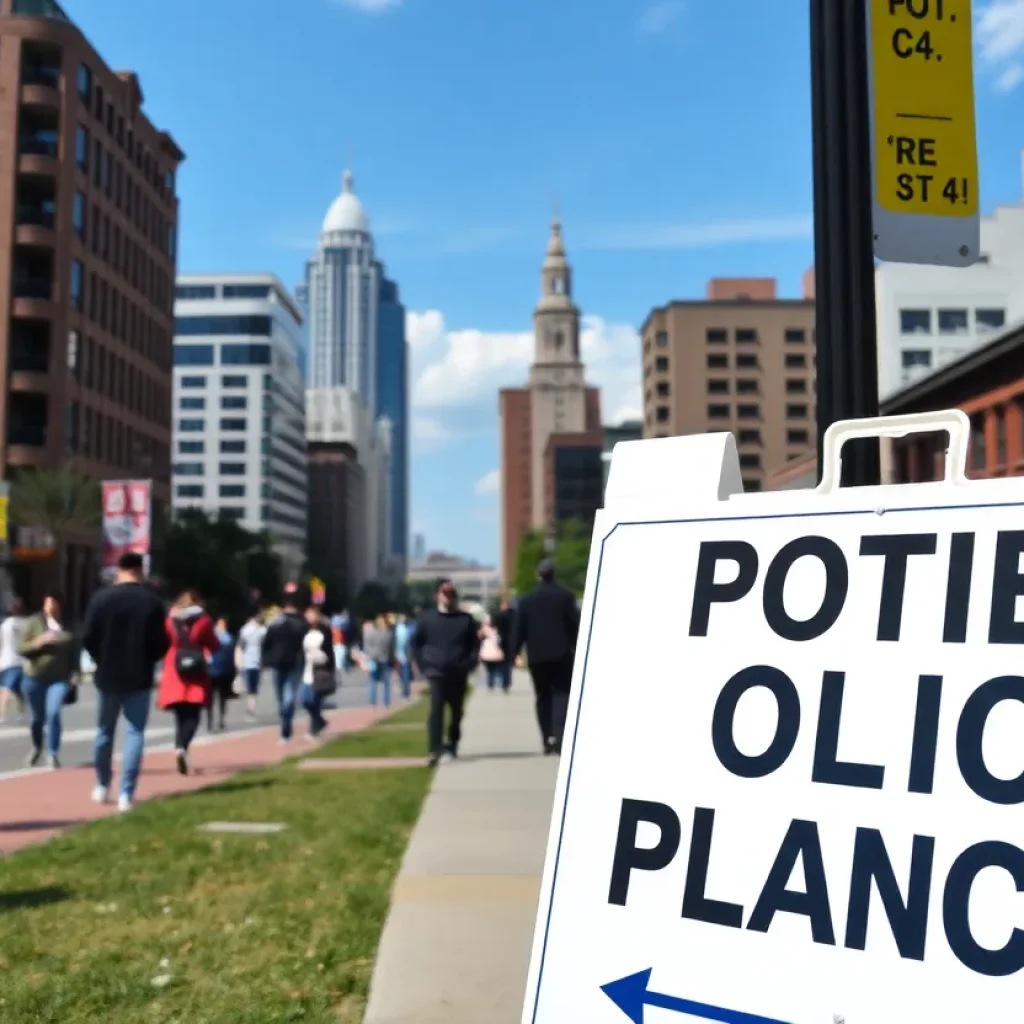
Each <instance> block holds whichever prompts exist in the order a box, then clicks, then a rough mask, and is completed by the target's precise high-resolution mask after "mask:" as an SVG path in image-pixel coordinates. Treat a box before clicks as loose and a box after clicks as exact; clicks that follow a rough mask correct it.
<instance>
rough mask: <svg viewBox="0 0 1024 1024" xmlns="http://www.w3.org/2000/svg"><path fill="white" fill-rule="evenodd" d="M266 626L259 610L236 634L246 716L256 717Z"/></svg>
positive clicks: (251, 718) (249, 717)
mask: <svg viewBox="0 0 1024 1024" xmlns="http://www.w3.org/2000/svg"><path fill="white" fill-rule="evenodd" d="M266 632H267V627H266V626H264V625H263V622H262V621H261V619H260V614H259V612H253V614H252V616H251V617H250V619H249V621H248V622H247V623H246V624H245V625H244V626H243V627H242V631H241V633H239V634H238V660H239V665H238V667H239V669H240V670H241V672H242V678H243V679H244V680H245V692H246V694H247V698H246V699H247V705H248V706H247V710H246V713H245V715H246V718H248V719H250V720H253V719H255V718H256V697H257V696H258V695H259V692H260V671H261V669H262V660H261V659H262V656H263V637H264V636H265V635H266Z"/></svg>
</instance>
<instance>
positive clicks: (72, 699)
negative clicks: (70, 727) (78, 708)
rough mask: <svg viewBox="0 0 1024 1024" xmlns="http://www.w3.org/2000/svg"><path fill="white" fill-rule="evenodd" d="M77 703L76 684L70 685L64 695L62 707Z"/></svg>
mask: <svg viewBox="0 0 1024 1024" xmlns="http://www.w3.org/2000/svg"><path fill="white" fill-rule="evenodd" d="M77 703H78V683H70V684H69V685H68V692H67V693H65V694H64V706H65V707H67V705H69V704H77Z"/></svg>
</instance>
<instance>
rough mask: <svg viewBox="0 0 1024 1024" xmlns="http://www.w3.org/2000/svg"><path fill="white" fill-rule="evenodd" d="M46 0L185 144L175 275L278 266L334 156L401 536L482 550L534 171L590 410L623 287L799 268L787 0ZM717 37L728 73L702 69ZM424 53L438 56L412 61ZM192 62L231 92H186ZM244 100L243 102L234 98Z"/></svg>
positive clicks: (626, 319) (634, 307) (511, 361)
mask: <svg viewBox="0 0 1024 1024" xmlns="http://www.w3.org/2000/svg"><path fill="white" fill-rule="evenodd" d="M66 6H67V7H68V10H69V13H70V14H71V15H72V17H74V18H75V19H76V20H77V21H79V23H80V24H81V25H82V26H83V30H84V31H85V32H86V34H87V35H88V36H89V37H90V39H91V40H92V42H93V44H94V45H95V46H96V47H97V48H98V49H99V50H100V51H101V52H103V53H104V54H105V55H106V56H107V59H108V60H109V61H110V62H111V63H112V64H114V65H116V66H130V67H133V68H135V69H136V70H138V72H139V74H140V76H141V77H142V79H143V81H144V82H145V83H146V89H147V109H148V110H150V112H151V115H152V116H153V117H154V118H155V119H156V120H157V121H158V122H159V123H165V124H168V125H170V126H172V127H173V129H174V131H175V134H176V137H177V138H178V139H179V141H180V142H181V144H182V146H183V148H184V149H185V150H186V151H187V152H188V153H189V160H188V161H187V163H186V164H185V165H184V166H183V170H182V173H181V176H180V177H181V195H182V210H183V215H182V230H181V246H180V251H181V257H180V262H179V266H180V270H181V272H182V273H194V272H203V271H217V270H225V269H230V270H237V271H242V270H247V269H254V268H256V269H258V268H266V269H268V270H271V271H274V272H275V273H277V274H278V276H279V277H280V278H281V279H282V280H284V281H288V282H294V281H298V280H299V278H300V276H301V274H300V268H301V264H302V260H303V259H304V258H305V256H306V255H308V252H309V251H311V249H312V245H313V244H314V243H315V238H316V233H317V230H318V228H319V224H320V221H321V218H322V213H323V210H324V209H325V208H326V205H327V204H328V203H329V201H330V199H331V197H332V196H333V195H335V194H336V193H337V189H338V181H339V175H340V173H341V171H342V170H343V169H344V167H345V166H346V165H348V164H350V165H351V167H352V169H353V171H354V173H355V175H356V179H357V181H358V182H359V183H360V194H361V198H362V199H363V201H364V203H365V205H366V208H367V209H368V211H369V212H370V214H371V215H372V218H373V222H374V226H375V232H376V234H377V238H378V245H379V246H381V247H382V248H384V249H385V251H386V256H387V261H388V265H389V271H390V273H391V275H392V276H393V278H394V279H396V280H398V281H401V283H402V296H403V300H404V302H405V304H406V305H407V308H408V309H409V311H410V312H409V318H408V322H409V341H410V346H411V351H410V355H411V360H412V364H411V372H410V382H411V386H412V389H413V393H412V395H411V400H412V404H413V410H412V411H413V417H414V426H413V429H412V432H411V433H412V460H411V476H412V502H411V507H412V511H411V517H412V522H411V523H410V532H412V531H417V526H419V527H422V528H424V529H425V531H426V532H427V533H428V534H429V535H430V536H431V538H433V540H434V542H435V543H436V545H437V546H438V547H440V548H448V549H452V550H459V551H460V552H462V553H464V554H466V555H469V556H472V557H479V558H481V559H482V560H485V561H489V562H494V561H495V560H496V557H497V543H498V540H497V538H498V528H497V499H496V494H495V493H494V488H493V480H494V477H493V470H494V469H495V468H496V467H497V465H498V459H497V417H496V415H495V414H494V396H495V394H496V392H497V390H498V388H500V387H502V386H508V385H514V384H516V383H518V382H519V381H521V380H522V378H523V374H524V373H525V369H526V367H527V366H528V363H529V357H530V351H531V345H532V334H531V331H530V313H531V310H532V306H533V302H534V280H535V278H534V273H535V259H536V251H537V246H538V244H542V240H543V238H544V237H545V235H546V230H547V224H548V220H549V216H550V209H551V202H552V198H553V196H554V195H555V194H556V193H557V194H558V195H559V197H560V198H561V204H562V212H563V219H564V221H565V224H566V231H567V234H568V236H569V238H570V240H571V245H572V250H573V254H574V262H575V264H576V269H577V273H578V275H579V281H580V287H579V289H578V293H577V294H578V301H579V304H580V307H581V310H582V313H583V331H582V349H583V356H584V359H585V361H586V363H587V366H588V376H589V378H590V379H591V380H592V382H593V383H594V384H596V385H599V386H601V387H602V388H603V391H604V396H605V397H604V401H603V403H602V404H603V408H604V410H605V413H606V420H609V421H612V420H614V419H616V418H618V416H619V414H621V413H623V412H628V411H629V410H630V409H631V408H632V409H636V408H638V407H639V401H638V400H639V393H638V390H639V389H638V377H639V365H640V359H639V341H638V338H637V328H638V327H639V325H640V324H641V323H642V322H643V319H644V317H645V316H646V314H647V313H648V311H649V310H650V308H651V307H653V306H655V305H661V304H664V303H666V302H669V301H671V300H672V299H676V298H687V297H694V296H699V295H700V294H701V293H702V289H703V285H704V282H705V281H706V279H707V278H708V277H712V276H743V277H746V276H767V277H775V278H777V279H778V280H779V282H780V294H781V295H784V296H791V297H795V296H797V295H798V294H799V292H800V276H801V274H802V272H803V271H804V270H805V269H806V268H807V266H809V265H810V264H811V263H812V262H813V254H812V244H811V238H810V235H811V209H812V196H811V161H810V128H809V108H810V103H809V57H808V53H807V38H808V31H807V21H806V17H807V15H806V5H804V4H801V3H787V4H784V5H779V7H777V8H776V7H773V8H772V9H770V10H767V9H764V6H765V5H761V6H757V5H755V6H753V7H751V5H749V4H741V3H740V2H739V0H723V2H720V3H717V4H709V3H706V2H703V0H690V2H688V3H686V4H671V3H669V4H657V5H649V4H644V3H641V2H638V3H624V4H622V5H620V6H618V7H617V8H616V9H615V10H614V11H612V12H608V15H607V17H603V18H601V19H598V18H596V17H595V16H594V15H593V12H592V7H588V5H586V4H584V3H582V2H577V0H572V2H569V3H567V4H564V5H559V7H558V8H557V9H552V8H551V6H550V5H549V4H544V3H541V2H540V0H527V2H524V4H523V5H521V10H519V11H518V12H517V18H516V19H515V22H514V23H513V24H509V23H508V22H507V19H502V18H500V17H498V16H497V12H489V11H481V10H480V9H479V5H475V4H470V3H469V2H468V0H449V2H447V3H445V4H440V3H436V2H432V0H405V2H404V3H398V4H394V5H392V6H391V7H390V8H389V9H387V10H381V11H380V13H378V14H373V13H364V12H362V11H360V10H358V9H356V8H357V7H358V5H344V4H339V3H336V2H329V0H306V2H304V3H302V4H300V5H296V9H295V10H294V11H293V12H292V15H291V16H290V18H289V19H288V22H287V23H286V24H283V25H282V24H281V23H280V21H279V19H274V18H272V17H271V14H272V12H273V10H274V9H275V7H274V5H271V4H269V3H263V2H260V0H256V2H251V3H248V4H244V5H243V4H242V3H241V2H236V0H225V2H224V3H223V4H221V5H219V6H218V7H217V8H216V9H208V7H209V5H207V6H206V7H204V5H201V4H199V3H197V2H191V3H190V2H186V3H183V4H180V5H176V6H175V7H174V8H173V9H170V10H167V11H162V12H161V15H160V30H159V32H155V31H154V27H155V21H154V11H153V9H152V8H147V7H146V5H141V4H140V5H130V4H122V3H112V2H110V0H106V2H103V0H68V2H67V4H66ZM977 12H978V31H977V38H976V43H977V46H976V50H977V55H978V60H977V68H978V88H977V107H978V134H979V149H980V157H981V169H982V176H981V186H982V196H983V208H984V210H985V211H986V212H988V211H990V210H991V209H992V207H993V206H994V205H996V204H999V203H1011V202H1016V201H1018V200H1019V198H1020V192H1019V165H1020V156H1019V148H1020V145H1021V142H1022V141H1024V140H1022V139H1021V138H1017V137H1014V136H1013V134H1012V133H1007V132H1006V131H1005V129H1004V125H1006V124H1017V123H1020V120H1021V116H1020V115H1021V114H1022V113H1024V89H1022V88H1021V87H1020V86H1019V78H1020V74H1019V70H1018V60H1019V56H1020V52H1021V49H1022V46H1024V43H1022V40H1024V36H1022V35H1021V33H1020V32H1019V31H1016V29H1015V26H1017V27H1019V26H1020V25H1024V5H1022V4H1021V3H1019V2H1017V0H1014V2H1011V3H1006V2H1003V3H994V4H987V5H986V4H978V5H977ZM240 23H244V24H246V25H247V26H248V27H247V30H246V33H247V34H246V47H245V48H243V49H244V52H243V53H241V54H239V55H238V56H233V55H231V54H229V53H226V52H225V51H224V48H223V46H222V45H220V44H219V43H217V42H216V41H217V40H221V39H223V38H226V37H229V36H230V34H231V32H232V31H233V30H234V29H233V26H237V24H240ZM722 39H727V40H728V47H729V52H730V62H731V65H732V66H734V67H736V68H738V69H739V72H738V73H737V74H735V75H730V76H729V77H728V78H723V77H722V76H721V73H720V66H719V65H720V54H719V47H718V45H717V43H718V41H720V40H722ZM339 46H341V47H343V48H344V50H345V53H346V58H345V60H344V61H338V60H336V59H335V57H334V56H333V55H335V54H336V53H337V50H338V47H339ZM168 50H178V51H181V52H185V53H187V54H188V55H189V59H190V64H191V65H192V66H193V67H194V71H193V73H191V74H190V75H188V76H181V75H180V74H178V73H177V71H176V66H175V65H174V63H173V62H167V61H166V53H167V52H168ZM524 54H530V55H531V60H530V62H529V64H530V66H531V71H529V72H527V71H524V67H525V64H524V62H523V59H522V58H523V55H524ZM448 64H451V66H452V67H455V68H457V69H458V71H457V72H453V73H452V74H443V75H438V74H437V71H436V68H437V67H438V66H444V65H448ZM268 67H273V68H275V69H276V70H275V73H274V76H273V82H274V88H273V89H271V90H270V91H269V92H267V91H266V90H265V89H263V88H262V86H263V84H264V80H265V76H266V68H268ZM382 67H386V68H387V69H388V73H387V74H385V75H380V74H378V73H377V72H378V71H379V69H380V68H382ZM609 67H614V68H615V73H614V74H612V75H609V74H608V73H607V69H608V68H609ZM215 71H216V75H217V77H218V79H220V78H224V77H226V78H227V79H228V80H230V81H231V82H233V86H232V88H231V89H228V90H215V91H214V92H212V93H211V92H210V90H209V89H208V88H207V83H208V81H210V80H211V76H212V75H213V74H214V72H215ZM1015 78H1016V79H1017V81H1015ZM367 81H373V82H374V83H375V84H374V87H373V88H372V89H367V88H366V86H365V84H364V83H365V82H367ZM462 81H474V82H479V83H480V85H479V87H474V88H472V89H466V88H463V87H461V86H459V85H458V83H459V82H462ZM709 83H710V84H712V85H713V88H711V89H710V90H709V89H708V85H709ZM258 85H259V86H260V88H257V86H258ZM248 94H251V95H259V96H260V97H261V99H260V100H257V101H255V102H252V103H250V104H244V103H243V104H240V103H239V102H238V97H239V96H241V95H248ZM346 97H351V98H352V100H351V102H346ZM692 97H700V102H699V103H698V102H694V101H693V100H692V99H691V98H692ZM552 107H553V108H554V109H553V110H552V112H551V114H550V116H541V117H538V116H537V112H538V111H539V110H542V109H545V108H552ZM339 109H340V110H342V111H343V114H344V116H343V117H341V118H339V117H338V116H337V112H338V110H339ZM492 110H493V111H495V112H496V116H493V115H492V114H491V113H490V111H492ZM274 124H282V125H283V124H287V125H288V127H289V131H290V134H291V135H292V136H294V137H297V138H300V139H302V140H303V142H302V144H301V145H298V146H295V145H287V146H280V147H271V148H272V149H273V150H274V151H273V152H271V153H270V154H269V155H267V154H266V152H265V151H266V148H267V147H266V146H265V145H263V144H261V145H260V147H258V148H259V153H257V152H256V150H255V149H254V148H253V144H252V142H251V140H252V139H260V138H264V137H265V136H266V133H267V130H268V128H267V126H268V125H274ZM471 126H472V127H471ZM641 152H643V154H644V157H643V159H642V160H641V159H640V158H639V154H640V153H641ZM350 154H351V155H350ZM482 156H485V157H486V158H485V159H481V157H482ZM254 210H256V211H258V216H255V217H254V216H253V211H254ZM439 481H440V482H443V486H442V485H441V484H440V483H439ZM417 532H418V531H417Z"/></svg>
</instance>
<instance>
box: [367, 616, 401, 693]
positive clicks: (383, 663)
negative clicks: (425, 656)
mask: <svg viewBox="0 0 1024 1024" xmlns="http://www.w3.org/2000/svg"><path fill="white" fill-rule="evenodd" d="M363 657H364V658H365V659H366V671H367V673H368V675H369V677H370V707H376V706H377V696H378V694H379V695H381V697H382V701H381V703H383V705H384V707H386V708H389V707H391V671H392V668H393V666H394V664H395V634H394V632H393V631H392V629H391V626H390V624H389V623H388V619H387V616H386V615H378V616H377V618H376V619H374V620H372V621H369V620H368V621H367V622H366V623H365V624H364V626H363Z"/></svg>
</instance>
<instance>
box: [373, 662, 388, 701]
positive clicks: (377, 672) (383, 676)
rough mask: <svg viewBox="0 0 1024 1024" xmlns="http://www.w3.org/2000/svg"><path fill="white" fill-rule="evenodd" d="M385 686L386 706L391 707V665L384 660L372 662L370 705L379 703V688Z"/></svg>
mask: <svg viewBox="0 0 1024 1024" xmlns="http://www.w3.org/2000/svg"><path fill="white" fill-rule="evenodd" d="M378 687H383V690H384V707H386V708H389V707H391V666H390V665H386V664H385V663H384V662H382V661H371V662H370V706H371V707H376V705H377V690H378Z"/></svg>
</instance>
